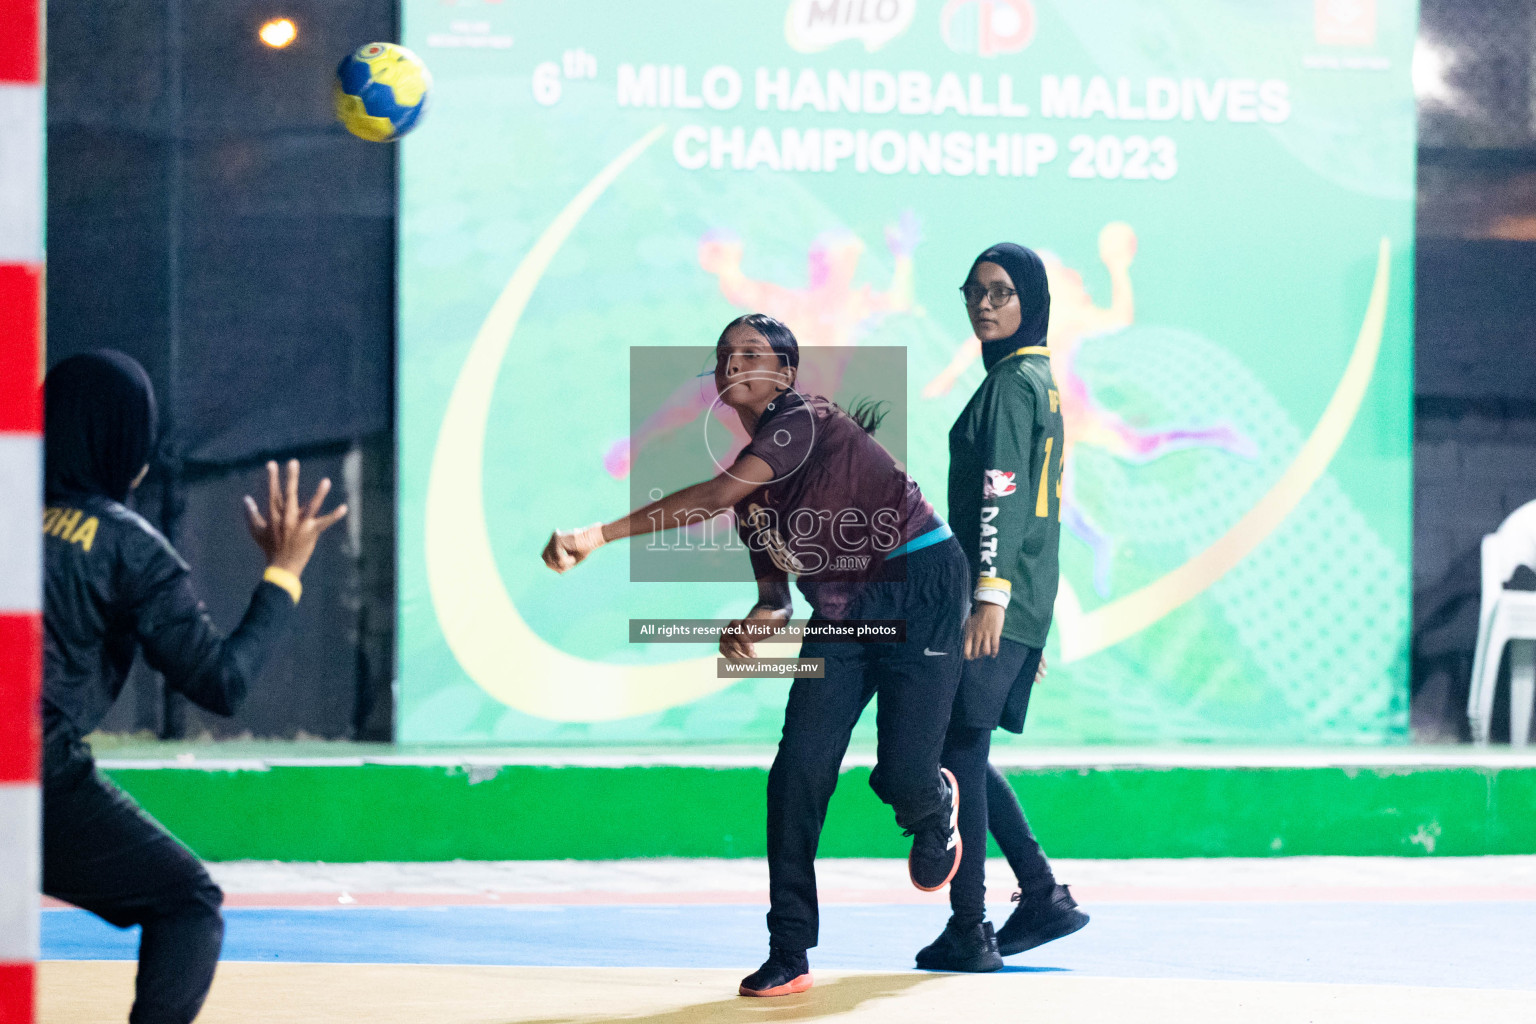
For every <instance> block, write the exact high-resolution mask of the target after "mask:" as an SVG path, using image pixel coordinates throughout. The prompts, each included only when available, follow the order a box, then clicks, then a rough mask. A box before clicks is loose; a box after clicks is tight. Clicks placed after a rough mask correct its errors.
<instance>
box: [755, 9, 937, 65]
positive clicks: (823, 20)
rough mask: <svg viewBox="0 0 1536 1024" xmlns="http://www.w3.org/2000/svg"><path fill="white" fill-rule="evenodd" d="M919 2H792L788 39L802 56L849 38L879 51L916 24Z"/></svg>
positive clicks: (787, 18)
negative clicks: (913, 21)
mask: <svg viewBox="0 0 1536 1024" xmlns="http://www.w3.org/2000/svg"><path fill="white" fill-rule="evenodd" d="M916 12H917V0H791V3H790V5H789V13H788V14H787V15H786V16H785V18H784V38H785V39H786V40H788V41H789V45H790V46H792V47H794V48H795V49H796V50H799V51H800V52H801V53H815V52H817V51H818V50H825V49H826V48H827V47H829V46H835V45H837V44H838V43H841V42H845V41H847V40H849V39H857V40H858V41H859V42H861V43H863V44H864V49H866V50H868V51H871V52H873V51H875V50H878V49H880V47H882V46H884V45H885V44H886V43H888V42H890V41H891V40H892V39H895V38H896V37H897V36H899V35H901V34H902V33H903V32H905V31H906V30H907V28H908V27H909V26H911V24H912V15H913V14H915V13H916Z"/></svg>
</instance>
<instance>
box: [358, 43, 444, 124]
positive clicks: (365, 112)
mask: <svg viewBox="0 0 1536 1024" xmlns="http://www.w3.org/2000/svg"><path fill="white" fill-rule="evenodd" d="M431 88H432V74H431V72H429V71H428V70H427V66H426V65H425V64H423V63H422V62H421V58H420V57H418V56H416V55H415V54H414V53H412V52H411V51H410V50H407V49H406V48H405V47H403V46H396V45H395V44H394V43H369V44H367V45H366V46H360V47H358V48H357V49H356V50H355V51H353V52H352V53H349V54H347V56H346V57H345V58H343V59H342V62H341V64H340V65H338V66H337V68H336V119H337V120H338V121H340V122H341V123H342V124H343V125H344V126H345V127H346V129H347V131H349V132H351V133H352V134H353V135H356V136H357V137H358V138H360V139H367V140H368V141H369V142H393V141H394V140H396V139H398V138H400V137H401V136H402V135H404V134H405V133H406V132H408V131H410V130H411V129H412V128H414V127H416V122H417V121H418V120H420V119H421V112H422V110H423V109H424V108H425V107H426V105H427V92H428V90H430V89H431Z"/></svg>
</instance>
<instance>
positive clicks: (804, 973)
mask: <svg viewBox="0 0 1536 1024" xmlns="http://www.w3.org/2000/svg"><path fill="white" fill-rule="evenodd" d="M811 982H812V978H811V964H810V961H809V960H807V959H806V956H805V950H803V949H800V950H794V949H780V948H779V947H778V946H770V947H768V959H767V960H764V961H763V966H761V967H759V968H758V969H757V970H755V971H753V972H752V973H751V974H749V975H747V976H746V977H745V978H742V979H741V987H740V988H739V989H737V990H736V991H737V993H738V994H739V995H744V996H759V997H763V996H788V995H794V994H795V993H796V992H804V991H805V990H806V989H808V988H810V987H811Z"/></svg>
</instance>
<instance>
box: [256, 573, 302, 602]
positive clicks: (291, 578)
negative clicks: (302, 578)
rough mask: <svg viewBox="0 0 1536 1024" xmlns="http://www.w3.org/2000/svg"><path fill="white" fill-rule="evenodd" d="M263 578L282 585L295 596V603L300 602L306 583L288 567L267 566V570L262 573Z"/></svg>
mask: <svg viewBox="0 0 1536 1024" xmlns="http://www.w3.org/2000/svg"><path fill="white" fill-rule="evenodd" d="M261 578H262V579H264V580H266V581H267V582H268V583H270V584H272V585H273V586H277V587H282V588H283V589H284V590H286V591H288V596H289V597H291V598H293V603H294V604H298V603H299V597H300V595H302V594H303V593H304V584H302V583H300V582H299V578H298V577H297V576H295V575H294V574H293V573H291V572H289V571H288V570H287V569H279V568H278V567H277V566H275V565H269V566H267V571H266V572H264V573H262V574H261Z"/></svg>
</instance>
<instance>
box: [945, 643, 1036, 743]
mask: <svg viewBox="0 0 1536 1024" xmlns="http://www.w3.org/2000/svg"><path fill="white" fill-rule="evenodd" d="M1041 653H1042V652H1041V650H1040V648H1038V647H1030V646H1029V645H1028V644H1021V643H1017V642H1016V641H1013V640H1006V639H1005V640H1002V641H1000V642H999V643H998V650H997V656H996V657H992V658H977V659H975V660H974V661H967V662H966V663H965V669H964V671H963V672H962V674H961V676H960V689H959V690H958V691H957V692H956V694H955V710H954V713H953V714H952V715H951V719H952V720H953V721H954V722H955V723H956V724H959V725H967V726H970V727H971V728H973V729H996V728H998V727H999V726H1001V727H1002V728H1004V729H1007V730H1008V731H1009V732H1023V731H1024V716H1025V715H1026V714H1027V713H1028V711H1029V694H1030V691H1031V690H1033V689H1034V685H1035V671H1036V670H1037V669H1038V668H1039V667H1040V655H1041Z"/></svg>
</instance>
